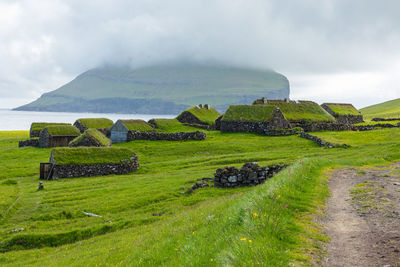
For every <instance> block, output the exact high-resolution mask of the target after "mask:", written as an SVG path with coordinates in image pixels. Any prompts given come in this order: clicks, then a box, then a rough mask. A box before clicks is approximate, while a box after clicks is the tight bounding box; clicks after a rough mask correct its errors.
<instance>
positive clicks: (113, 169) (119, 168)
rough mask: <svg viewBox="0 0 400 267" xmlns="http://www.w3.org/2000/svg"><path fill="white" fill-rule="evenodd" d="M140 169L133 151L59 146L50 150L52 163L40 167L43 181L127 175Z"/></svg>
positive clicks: (113, 148)
mask: <svg viewBox="0 0 400 267" xmlns="http://www.w3.org/2000/svg"><path fill="white" fill-rule="evenodd" d="M138 168H139V159H138V156H137V154H136V152H134V151H133V150H131V149H127V148H119V147H75V148H67V147H65V148H64V147H59V148H54V149H52V151H51V155H50V160H49V163H41V164H40V179H45V180H53V179H60V178H72V177H88V176H101V175H109V174H125V173H129V172H132V171H134V170H137V169H138Z"/></svg>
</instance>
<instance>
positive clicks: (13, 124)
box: [0, 109, 176, 131]
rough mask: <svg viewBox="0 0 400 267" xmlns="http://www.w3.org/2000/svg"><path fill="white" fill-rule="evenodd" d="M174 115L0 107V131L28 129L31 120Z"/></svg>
mask: <svg viewBox="0 0 400 267" xmlns="http://www.w3.org/2000/svg"><path fill="white" fill-rule="evenodd" d="M175 117H176V115H158V114H154V115H149V114H115V113H72V112H38V111H16V110H10V109H0V131H18V130H27V131H28V130H29V129H30V127H31V123H32V122H67V123H71V124H73V123H74V122H75V121H76V120H77V119H79V118H108V119H110V120H112V121H114V122H116V121H117V120H119V119H142V120H145V121H148V120H150V119H153V118H166V119H170V118H175Z"/></svg>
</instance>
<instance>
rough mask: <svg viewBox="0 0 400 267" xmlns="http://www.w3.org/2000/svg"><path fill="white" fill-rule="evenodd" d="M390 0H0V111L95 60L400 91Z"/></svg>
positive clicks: (399, 54) (395, 8)
mask: <svg viewBox="0 0 400 267" xmlns="http://www.w3.org/2000/svg"><path fill="white" fill-rule="evenodd" d="M399 11H400V1H398V0H383V1H377V0H284V1H282V0H199V1H197V0H190V1H188V0H143V1H142V0H96V1H94V0H93V1H92V0H85V1H82V0H79V1H78V0H40V1H37V0H22V1H17V0H13V1H11V0H10V1H8V0H0V14H1V16H0V108H11V107H16V106H18V105H22V104H25V103H27V102H30V101H32V100H34V99H36V98H38V97H39V96H40V95H41V94H42V93H44V92H48V91H52V90H54V89H56V88H58V87H60V86H61V85H63V84H64V83H66V82H68V81H70V80H71V79H73V78H74V77H75V76H77V75H79V74H80V73H82V72H83V71H86V70H87V69H90V68H93V67H96V66H99V65H101V64H104V63H113V64H121V63H127V62H129V63H130V64H132V65H133V66H141V65H144V64H151V63H155V62H157V61H160V60H161V61H164V60H173V59H176V58H179V59H191V60H199V61H204V60H213V61H221V62H225V63H228V64H233V65H237V66H244V67H246V66H249V67H257V68H272V69H274V70H276V71H278V72H280V73H282V74H284V75H286V76H287V77H288V79H289V81H290V83H291V98H292V99H310V100H314V101H317V102H319V103H321V102H332V101H334V102H352V103H354V104H355V105H356V106H357V107H358V108H361V107H364V106H367V105H370V104H374V103H378V102H382V101H385V100H390V99H393V98H399V97H400V87H399V76H400V75H399V74H400V30H399V29H400V15H399V14H398V13H399Z"/></svg>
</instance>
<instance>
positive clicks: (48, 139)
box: [39, 129, 77, 148]
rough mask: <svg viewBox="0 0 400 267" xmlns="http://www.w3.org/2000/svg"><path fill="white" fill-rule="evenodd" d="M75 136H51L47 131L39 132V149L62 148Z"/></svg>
mask: <svg viewBox="0 0 400 267" xmlns="http://www.w3.org/2000/svg"><path fill="white" fill-rule="evenodd" d="M76 137H77V135H72V136H71V135H65V136H52V135H50V134H49V133H48V131H47V129H44V130H43V131H41V132H40V137H39V147H43V148H46V147H64V146H68V144H69V143H70V142H71V141H72V140H74V139H75V138H76Z"/></svg>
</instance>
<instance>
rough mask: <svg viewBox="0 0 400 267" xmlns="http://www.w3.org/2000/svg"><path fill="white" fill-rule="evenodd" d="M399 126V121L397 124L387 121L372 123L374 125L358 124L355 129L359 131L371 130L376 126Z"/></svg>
mask: <svg viewBox="0 0 400 267" xmlns="http://www.w3.org/2000/svg"><path fill="white" fill-rule="evenodd" d="M396 127H400V123H398V124H397V125H393V124H389V123H379V124H374V125H359V126H357V130H359V131H371V130H374V129H376V128H396Z"/></svg>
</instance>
